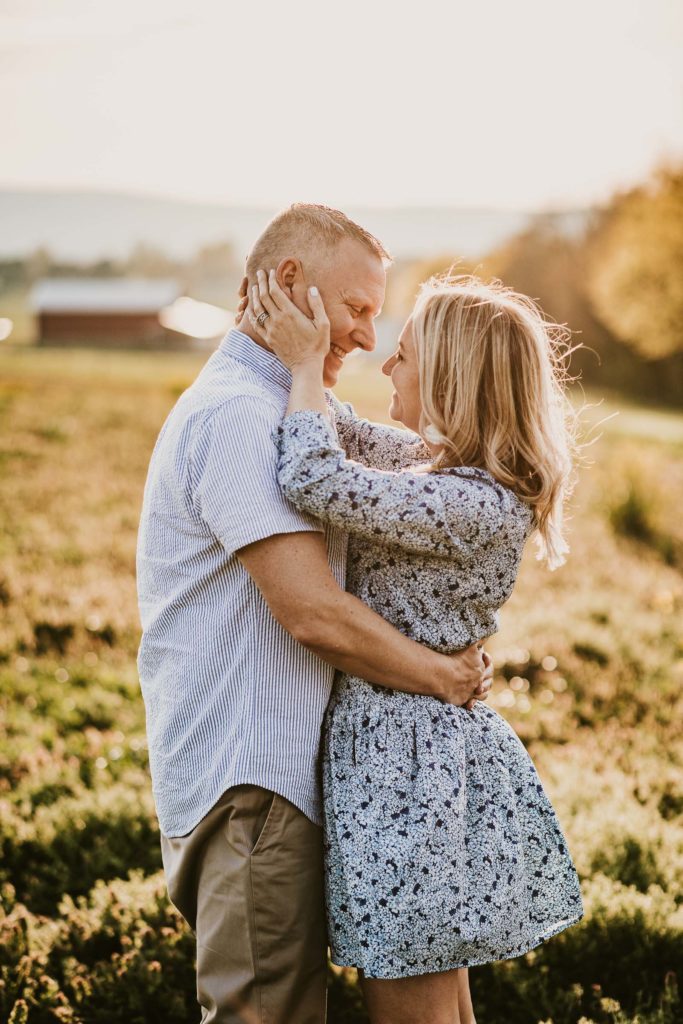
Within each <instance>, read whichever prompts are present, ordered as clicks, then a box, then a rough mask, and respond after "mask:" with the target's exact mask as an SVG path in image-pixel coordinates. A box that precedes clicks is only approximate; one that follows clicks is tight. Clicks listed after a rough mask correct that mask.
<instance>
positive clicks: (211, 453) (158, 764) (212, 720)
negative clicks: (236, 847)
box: [137, 330, 346, 836]
mask: <svg viewBox="0 0 683 1024" xmlns="http://www.w3.org/2000/svg"><path fill="white" fill-rule="evenodd" d="M290 385H291V375H290V373H289V371H288V370H287V369H286V368H285V367H284V366H283V364H282V363H281V362H280V361H279V360H278V359H277V358H276V357H275V356H274V355H273V354H272V353H270V352H268V351H266V350H265V349H263V348H261V347H260V346H259V345H257V344H256V343H255V342H253V341H252V340H251V339H250V338H248V337H247V336H246V335H245V334H242V333H241V332H240V331H236V330H232V331H230V332H229V334H228V335H227V336H226V338H225V339H224V340H223V342H222V344H221V346H220V348H219V349H218V350H217V351H216V352H215V353H214V354H213V355H212V356H211V358H210V359H209V360H208V362H207V363H206V365H205V366H204V368H203V370H202V371H201V373H200V374H199V376H198V377H197V379H196V380H195V382H194V383H193V384H192V386H191V387H190V388H188V390H187V391H185V392H184V394H183V395H181V397H180V398H179V400H178V402H177V403H176V405H175V406H174V408H173V409H172V410H171V412H170V414H169V416H168V418H167V420H166V422H165V423H164V425H163V427H162V430H161V433H160V434H159V438H158V440H157V443H156V446H155V448H154V452H153V454H152V459H151V462H150V466H149V473H148V476H147V483H146V486H145V494H144V501H143V507H142V517H141V521H140V531H139V535H138V548H137V582H138V598H139V606H140V617H141V621H142V630H143V633H142V641H141V644H140V650H139V654H138V669H139V674H140V684H141V688H142V694H143V697H144V701H145V711H146V718H147V735H148V741H149V756H150V769H151V774H152V786H153V791H154V798H155V803H156V809H157V814H158V817H159V823H160V827H161V830H162V832H163V833H164V835H167V836H181V835H186V834H187V833H188V832H190V831H191V830H192V829H193V828H194V826H195V825H196V824H197V823H198V822H199V821H200V820H201V818H202V817H203V816H204V815H205V814H206V813H207V811H208V810H209V809H210V808H211V807H212V806H213V804H214V803H215V802H216V800H218V799H219V797H220V796H221V795H222V794H223V792H224V791H225V790H226V789H228V788H229V787H230V786H235V785H239V784H243V783H252V784H254V785H258V786H263V787H265V788H266V789H270V790H274V791H275V792H277V793H279V794H281V795H282V796H284V797H286V798H287V799H288V800H290V801H291V802H292V803H294V804H295V805H296V806H297V807H299V808H300V809H301V810H302V811H303V812H304V813H305V814H306V815H307V816H308V817H309V818H311V819H312V820H313V821H315V822H316V823H318V824H319V823H320V822H321V801H320V791H319V779H318V752H319V742H320V731H321V726H322V720H323V714H324V711H325V707H326V704H327V701H328V698H329V695H330V691H331V687H332V680H333V675H334V672H333V669H332V668H331V667H330V666H329V665H327V664H325V663H324V662H323V661H321V660H320V659H319V658H317V657H316V656H315V655H313V654H311V653H310V652H309V651H307V650H306V649H305V648H303V647H302V646H301V645H300V644H298V643H297V642H296V641H295V640H294V639H293V638H292V637H291V636H290V635H289V633H287V632H286V631H285V630H284V629H283V628H282V627H281V626H280V625H279V623H278V622H276V621H275V619H274V618H273V616H272V615H271V613H270V611H269V609H268V606H267V605H266V603H265V601H264V599H263V597H262V595H261V592H260V591H259V589H258V587H257V586H256V584H255V583H254V582H253V580H252V579H251V577H250V575H249V573H248V572H247V571H246V570H245V569H244V567H243V566H242V563H241V562H240V560H239V558H238V557H237V555H236V552H238V551H239V549H240V548H242V547H244V546H245V545H246V544H251V543H253V542H254V541H258V540H262V539H264V538H265V537H269V536H272V535H274V534H279V533H292V532H296V531H301V530H309V531H310V530H312V531H322V529H323V527H322V526H321V525H320V523H319V522H318V521H317V520H315V519H312V518H311V517H309V516H307V515H306V514H304V513H301V512H298V511H297V510H296V509H295V508H294V506H293V505H291V504H290V503H289V502H288V501H287V500H286V499H285V498H284V497H283V495H282V493H281V491H280V488H279V486H278V482H277V450H276V446H275V441H274V438H273V431H274V430H275V428H276V427H277V425H278V424H279V423H280V420H281V418H282V416H283V413H284V411H285V408H286V406H287V400H288V394H289V388H290ZM325 533H326V541H327V552H328V558H329V562H330V565H331V568H332V571H333V573H334V575H335V578H336V579H337V581H338V583H339V584H340V586H342V587H343V586H344V578H345V570H346V536H345V535H344V534H341V533H339V532H336V531H334V530H331V529H327V530H326V531H325ZM292 572H296V566H292Z"/></svg>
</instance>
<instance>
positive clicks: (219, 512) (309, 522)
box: [191, 395, 322, 554]
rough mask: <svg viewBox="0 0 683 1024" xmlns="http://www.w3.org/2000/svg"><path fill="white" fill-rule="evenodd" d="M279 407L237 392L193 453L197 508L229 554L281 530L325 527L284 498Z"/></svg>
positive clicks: (219, 410) (203, 432) (202, 431)
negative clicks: (275, 432)
mask: <svg viewBox="0 0 683 1024" xmlns="http://www.w3.org/2000/svg"><path fill="white" fill-rule="evenodd" d="M280 415H281V414H280V412H279V410H277V409H276V408H275V407H273V406H271V405H270V404H269V403H267V402H264V401H263V400H262V399H261V398H257V397H255V396H250V395H240V396H236V397H235V398H232V399H230V400H228V401H227V402H224V403H223V404H222V405H220V406H219V407H217V408H216V409H215V410H214V411H213V412H212V413H211V414H210V415H209V417H208V418H207V419H206V420H205V421H204V423H203V424H202V426H201V428H200V430H199V434H198V437H197V441H196V444H195V445H194V449H193V452H192V457H191V481H192V484H191V487H192V500H193V505H194V509H195V512H196V513H197V515H198V516H199V517H200V519H201V520H202V521H203V522H204V523H206V525H207V526H208V527H209V529H210V530H211V532H212V533H213V534H214V535H215V536H216V537H217V538H218V540H219V541H220V542H221V544H222V545H223V547H224V548H225V549H226V551H228V552H229V553H230V554H232V553H234V552H235V551H238V550H239V549H240V548H242V547H245V545H247V544H253V543H254V541H257V540H263V539H264V538H266V537H271V536H274V535H275V534H278V533H296V532H300V531H318V532H319V531H321V530H322V526H321V524H320V523H319V522H317V521H316V520H315V519H313V518H312V517H311V516H310V515H308V514H306V512H303V511H300V510H298V509H297V508H295V507H294V506H293V505H292V504H291V503H290V502H289V501H288V500H287V498H286V497H285V495H284V494H283V493H282V490H281V489H280V486H279V484H278V480H277V448H276V446H275V443H274V441H273V429H274V427H275V425H276V424H277V422H278V421H279V418H280Z"/></svg>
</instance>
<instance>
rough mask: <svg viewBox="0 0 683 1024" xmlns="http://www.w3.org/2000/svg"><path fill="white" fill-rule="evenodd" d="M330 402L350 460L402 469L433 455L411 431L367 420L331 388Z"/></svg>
mask: <svg viewBox="0 0 683 1024" xmlns="http://www.w3.org/2000/svg"><path fill="white" fill-rule="evenodd" d="M327 402H328V406H329V407H330V410H331V414H332V416H333V417H334V421H335V424H336V427H337V433H338V434H339V442H340V444H341V446H342V448H343V449H344V451H345V452H346V454H347V455H348V456H349V458H350V459H354V460H355V461H356V462H362V463H363V465H364V466H372V467H373V468H375V469H390V470H399V469H403V467H404V466H410V465H413V464H414V463H416V462H425V461H426V460H427V459H429V458H430V451H429V448H427V446H426V444H425V443H424V441H423V440H422V438H421V437H420V436H419V435H418V434H415V433H413V431H412V430H402V429H401V428H399V427H389V426H387V425H386V424H384V423H374V422H373V421H372V420H365V419H363V418H362V417H361V416H358V415H357V414H356V411H355V409H354V408H353V406H352V405H351V403H350V402H340V401H339V399H338V398H337V396H336V395H335V394H333V392H332V391H328V393H327Z"/></svg>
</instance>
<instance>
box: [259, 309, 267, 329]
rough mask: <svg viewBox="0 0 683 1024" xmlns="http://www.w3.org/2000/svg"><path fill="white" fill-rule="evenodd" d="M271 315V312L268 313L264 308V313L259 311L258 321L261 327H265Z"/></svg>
mask: <svg viewBox="0 0 683 1024" xmlns="http://www.w3.org/2000/svg"><path fill="white" fill-rule="evenodd" d="M269 316H270V313H267V312H266V311H265V309H264V310H263V312H262V313H259V315H258V316H257V317H256V323H257V324H258V325H259V327H263V325H264V324H265V322H266V320H267V319H268V317H269Z"/></svg>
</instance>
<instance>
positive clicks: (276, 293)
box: [268, 270, 296, 310]
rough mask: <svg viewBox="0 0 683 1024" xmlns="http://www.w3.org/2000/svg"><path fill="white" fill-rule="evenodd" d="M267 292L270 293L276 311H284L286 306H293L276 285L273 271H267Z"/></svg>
mask: <svg viewBox="0 0 683 1024" xmlns="http://www.w3.org/2000/svg"><path fill="white" fill-rule="evenodd" d="M268 290H269V292H270V297H271V299H272V300H273V302H274V303H275V305H276V306H277V308H278V309H282V310H286V309H287V307H288V306H294V303H293V302H292V300H291V299H290V297H289V296H288V295H286V294H285V293H284V292H283V290H282V288H281V287H280V285H279V284H278V283H277V277H276V276H275V271H274V270H269V271H268ZM294 308H296V307H294Z"/></svg>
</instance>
